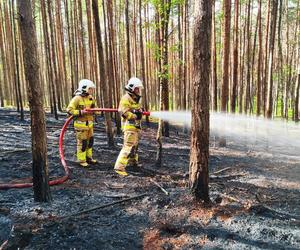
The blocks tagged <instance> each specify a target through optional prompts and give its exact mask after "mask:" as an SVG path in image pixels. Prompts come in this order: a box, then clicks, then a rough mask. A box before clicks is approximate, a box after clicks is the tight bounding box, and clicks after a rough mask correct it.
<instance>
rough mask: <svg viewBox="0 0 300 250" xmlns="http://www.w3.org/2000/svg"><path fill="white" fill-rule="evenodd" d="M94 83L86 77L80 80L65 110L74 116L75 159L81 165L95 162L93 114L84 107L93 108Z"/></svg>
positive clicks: (85, 165)
mask: <svg viewBox="0 0 300 250" xmlns="http://www.w3.org/2000/svg"><path fill="white" fill-rule="evenodd" d="M95 88H96V86H95V84H94V83H93V82H92V81H90V80H87V79H83V80H80V82H79V87H78V89H77V90H76V91H75V93H74V95H75V96H74V97H73V99H72V100H71V101H70V103H69V105H68V107H67V112H68V114H70V115H73V116H74V128H75V131H76V139H77V161H78V163H79V164H80V166H82V167H88V166H89V164H96V163H97V161H96V160H94V159H93V157H92V155H93V149H92V148H93V143H94V137H93V133H94V116H93V114H92V113H89V112H88V111H86V109H90V108H95V107H96V103H95V99H94V97H93V96H92V94H93V91H94V89H95Z"/></svg>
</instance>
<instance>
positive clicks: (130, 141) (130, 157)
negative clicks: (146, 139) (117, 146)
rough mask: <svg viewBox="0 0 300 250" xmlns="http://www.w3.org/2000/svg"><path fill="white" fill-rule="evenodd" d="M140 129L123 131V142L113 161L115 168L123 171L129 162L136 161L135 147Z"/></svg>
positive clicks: (136, 146)
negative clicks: (116, 157) (115, 159)
mask: <svg viewBox="0 0 300 250" xmlns="http://www.w3.org/2000/svg"><path fill="white" fill-rule="evenodd" d="M139 137H140V131H139V130H135V131H131V130H129V131H124V143H123V147H122V149H121V151H120V153H119V156H118V159H117V161H116V163H115V170H121V171H124V170H125V168H126V166H127V165H128V164H129V163H137V162H138V154H137V148H138V143H139Z"/></svg>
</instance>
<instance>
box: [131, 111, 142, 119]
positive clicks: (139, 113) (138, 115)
mask: <svg viewBox="0 0 300 250" xmlns="http://www.w3.org/2000/svg"><path fill="white" fill-rule="evenodd" d="M132 113H133V114H135V115H136V119H137V120H141V119H142V116H143V113H142V111H140V110H138V109H134V110H132Z"/></svg>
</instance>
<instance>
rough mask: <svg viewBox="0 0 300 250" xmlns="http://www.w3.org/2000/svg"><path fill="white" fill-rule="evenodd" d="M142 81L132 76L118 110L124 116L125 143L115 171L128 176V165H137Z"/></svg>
mask: <svg viewBox="0 0 300 250" xmlns="http://www.w3.org/2000/svg"><path fill="white" fill-rule="evenodd" d="M143 88H144V87H143V84H142V81H141V80H140V79H138V78H136V77H132V78H130V80H129V81H128V83H127V85H126V86H125V91H126V92H127V93H126V94H125V95H124V96H123V97H122V98H121V100H120V104H119V108H118V111H119V113H120V115H121V116H122V130H123V132H124V143H123V147H122V150H121V152H120V153H119V156H118V159H117V161H116V163H115V167H114V169H115V172H116V173H118V174H119V175H121V176H127V175H128V174H127V172H126V167H127V166H132V167H137V163H138V154H137V149H138V143H139V139H140V130H141V119H142V111H143V110H142V108H141V104H140V99H141V91H142V89H143Z"/></svg>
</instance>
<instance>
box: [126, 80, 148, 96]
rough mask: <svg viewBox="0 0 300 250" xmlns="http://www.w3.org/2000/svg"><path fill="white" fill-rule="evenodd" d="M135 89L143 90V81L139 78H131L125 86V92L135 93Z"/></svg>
mask: <svg viewBox="0 0 300 250" xmlns="http://www.w3.org/2000/svg"><path fill="white" fill-rule="evenodd" d="M135 88H139V89H143V88H144V86H143V83H142V81H141V80H140V79H139V78H137V77H131V78H130V79H129V81H128V83H127V85H126V86H125V90H127V91H129V92H131V93H133V92H134V89H135Z"/></svg>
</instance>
